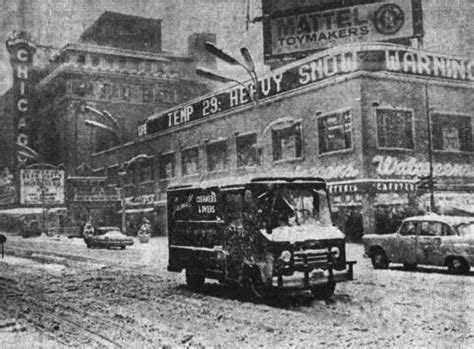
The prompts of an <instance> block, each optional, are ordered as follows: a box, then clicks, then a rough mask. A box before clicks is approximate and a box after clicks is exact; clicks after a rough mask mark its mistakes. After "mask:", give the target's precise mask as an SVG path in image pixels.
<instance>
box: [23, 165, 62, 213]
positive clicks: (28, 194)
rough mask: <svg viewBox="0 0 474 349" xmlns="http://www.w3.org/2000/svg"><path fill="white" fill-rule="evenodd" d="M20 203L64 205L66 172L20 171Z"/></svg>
mask: <svg viewBox="0 0 474 349" xmlns="http://www.w3.org/2000/svg"><path fill="white" fill-rule="evenodd" d="M20 203H21V204H22V205H44V204H50V205H51V204H64V171H63V170H45V169H43V170H20Z"/></svg>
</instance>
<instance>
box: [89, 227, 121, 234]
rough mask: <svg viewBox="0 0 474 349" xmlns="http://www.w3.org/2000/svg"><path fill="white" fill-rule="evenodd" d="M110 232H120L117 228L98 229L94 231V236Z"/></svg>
mask: <svg viewBox="0 0 474 349" xmlns="http://www.w3.org/2000/svg"><path fill="white" fill-rule="evenodd" d="M112 231H116V232H120V229H119V228H117V227H99V228H97V229H96V234H95V235H103V234H105V233H109V232H112Z"/></svg>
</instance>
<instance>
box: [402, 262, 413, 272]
mask: <svg viewBox="0 0 474 349" xmlns="http://www.w3.org/2000/svg"><path fill="white" fill-rule="evenodd" d="M403 268H405V270H415V269H416V263H405V264H403Z"/></svg>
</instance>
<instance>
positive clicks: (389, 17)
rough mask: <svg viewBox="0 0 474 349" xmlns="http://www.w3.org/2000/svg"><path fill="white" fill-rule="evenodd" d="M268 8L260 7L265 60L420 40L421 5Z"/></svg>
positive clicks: (404, 0)
mask: <svg viewBox="0 0 474 349" xmlns="http://www.w3.org/2000/svg"><path fill="white" fill-rule="evenodd" d="M272 2H273V0H267V1H266V0H264V6H263V18H264V20H263V32H264V54H265V59H267V60H268V59H272V58H283V57H285V56H286V57H288V56H290V57H291V56H292V55H296V56H299V57H301V55H302V54H305V53H306V54H309V53H311V52H314V51H318V50H323V49H327V48H329V47H334V46H338V45H343V44H347V43H359V42H375V41H390V40H398V39H405V38H413V37H417V36H421V35H422V34H423V28H422V13H421V1H420V0H413V1H410V0H391V1H352V2H350V4H351V6H348V5H347V2H343V1H333V2H329V1H319V2H318V1H306V0H305V1H300V2H303V3H304V4H302V5H300V6H298V7H294V6H291V5H289V4H287V5H283V4H278V3H277V4H275V3H272ZM265 3H267V4H265ZM288 3H292V2H291V1H288ZM278 5H280V6H278Z"/></svg>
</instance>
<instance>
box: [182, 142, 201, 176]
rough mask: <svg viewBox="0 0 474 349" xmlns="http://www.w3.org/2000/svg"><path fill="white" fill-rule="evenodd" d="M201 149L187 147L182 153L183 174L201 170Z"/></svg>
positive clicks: (186, 174)
mask: <svg viewBox="0 0 474 349" xmlns="http://www.w3.org/2000/svg"><path fill="white" fill-rule="evenodd" d="M198 165H199V150H198V148H197V147H195V148H190V149H185V150H183V152H182V153H181V170H182V172H183V176H188V175H192V174H196V173H198V172H199V166H198Z"/></svg>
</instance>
